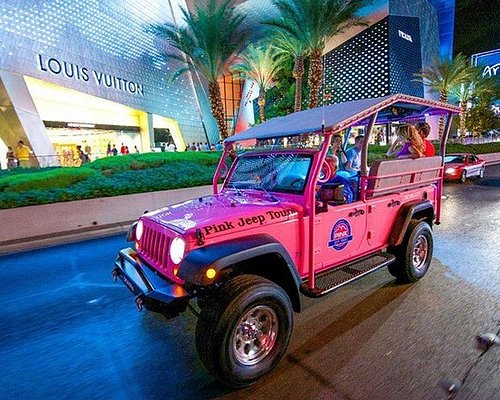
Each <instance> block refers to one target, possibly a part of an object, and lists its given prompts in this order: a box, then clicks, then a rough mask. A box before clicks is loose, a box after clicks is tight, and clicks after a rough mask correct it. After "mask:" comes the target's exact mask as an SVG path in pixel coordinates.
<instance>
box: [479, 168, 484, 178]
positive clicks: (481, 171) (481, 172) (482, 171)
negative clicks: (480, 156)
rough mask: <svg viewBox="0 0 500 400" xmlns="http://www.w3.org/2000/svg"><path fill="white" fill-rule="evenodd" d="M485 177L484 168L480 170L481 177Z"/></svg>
mask: <svg viewBox="0 0 500 400" xmlns="http://www.w3.org/2000/svg"><path fill="white" fill-rule="evenodd" d="M483 176H484V168H481V169H480V170H479V177H480V178H482V177H483Z"/></svg>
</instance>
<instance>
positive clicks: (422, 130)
mask: <svg viewBox="0 0 500 400" xmlns="http://www.w3.org/2000/svg"><path fill="white" fill-rule="evenodd" d="M416 128H417V130H418V134H419V135H420V137H421V138H422V140H423V141H424V144H425V157H433V156H434V155H435V154H436V149H435V148H434V145H433V144H432V143H431V142H429V140H427V138H428V137H429V134H430V133H431V126H430V125H429V124H428V123H427V122H419V123H418V124H417V126H416Z"/></svg>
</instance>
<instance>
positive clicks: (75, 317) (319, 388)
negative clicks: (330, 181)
mask: <svg viewBox="0 0 500 400" xmlns="http://www.w3.org/2000/svg"><path fill="white" fill-rule="evenodd" d="M499 189H500V165H497V166H492V167H489V168H487V171H486V177H485V179H484V180H482V181H476V180H471V181H469V182H467V183H466V184H464V185H462V184H458V183H450V184H446V186H445V191H444V194H445V196H446V198H445V199H444V201H443V218H442V220H443V223H442V224H441V225H440V226H437V227H436V228H435V252H434V259H433V263H432V266H431V269H430V270H429V272H428V274H427V276H425V277H424V279H422V280H421V281H420V282H418V283H416V284H413V285H401V284H398V283H396V282H395V281H394V279H393V278H392V276H391V275H390V274H389V273H388V272H387V271H386V270H385V269H383V270H380V271H378V272H376V273H374V274H371V275H369V276H367V277H365V278H364V279H362V280H359V281H357V282H355V283H354V284H351V285H348V286H346V287H344V288H342V289H340V290H338V291H337V292H335V293H333V294H331V295H329V296H327V297H324V298H321V299H318V300H312V299H304V305H305V310H304V311H303V312H302V313H301V314H296V315H295V327H294V332H293V336H292V341H291V343H290V346H289V349H288V351H287V354H286V355H285V357H284V358H283V360H282V361H281V363H280V365H279V366H278V368H277V369H276V370H275V371H274V372H272V373H271V374H270V375H269V376H267V377H265V378H264V379H262V380H261V381H259V382H258V383H257V384H256V385H254V386H252V387H250V388H247V389H243V390H239V391H234V390H231V389H227V388H225V387H223V386H221V385H220V384H219V383H218V382H217V381H215V380H214V379H213V378H212V377H211V376H210V375H209V374H208V373H207V372H206V370H205V369H204V367H203V366H202V364H201V362H200V361H199V359H198V356H197V354H196V351H195V346H194V328H195V325H196V318H195V317H194V316H193V315H192V314H190V313H189V312H187V313H185V314H183V315H182V316H181V317H179V318H177V319H174V320H171V321H166V320H165V319H164V318H163V317H161V316H158V315H155V314H153V313H149V312H141V313H139V312H137V311H136V310H135V307H134V302H133V297H132V296H131V294H130V293H129V292H128V290H127V289H126V288H125V287H124V286H123V285H121V284H119V283H116V284H113V283H112V281H111V275H110V271H111V269H112V265H113V260H114V257H115V255H116V253H117V252H118V250H119V249H121V248H123V247H125V246H126V245H127V244H126V243H125V238H124V236H123V235H118V236H111V237H106V238H100V239H95V240H89V241H84V242H80V243H73V244H68V245H62V246H56V247H51V248H47V249H42V250H36V251H30V252H24V253H17V254H13V255H10V256H2V257H0V282H1V290H0V307H1V308H0V326H1V327H2V329H1V331H0V365H1V366H2V367H1V371H2V372H1V374H0V388H1V389H0V398H2V399H3V398H5V399H12V398H16V399H33V398H41V399H176V400H179V399H215V398H221V399H247V398H252V399H278V398H280V399H301V400H302V399H345V400H362V399H363V400H364V399H405V400H406V399H409V400H411V399H419V400H420V399H433V400H434V399H447V398H454V399H477V400H482V399H485V400H489V399H492V400H496V399H500V367H499V366H500V346H492V347H491V348H489V349H488V350H481V349H479V348H478V347H477V345H476V339H475V338H476V336H477V335H478V334H482V333H487V332H491V333H495V334H500V245H499V244H500V243H499V241H500V207H499V205H500V190H499ZM452 387H453V388H454V389H453V390H451V392H452V393H451V394H447V393H446V389H449V388H452ZM456 388H459V390H457V391H454V390H455V389H456Z"/></svg>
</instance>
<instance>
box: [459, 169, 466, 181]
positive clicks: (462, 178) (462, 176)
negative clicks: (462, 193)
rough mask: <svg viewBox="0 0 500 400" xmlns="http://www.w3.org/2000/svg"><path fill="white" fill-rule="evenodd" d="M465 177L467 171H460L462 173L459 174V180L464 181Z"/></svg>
mask: <svg viewBox="0 0 500 400" xmlns="http://www.w3.org/2000/svg"><path fill="white" fill-rule="evenodd" d="M466 179H467V173H466V172H465V171H464V172H462V175H461V176H460V180H461V181H462V182H465V180H466Z"/></svg>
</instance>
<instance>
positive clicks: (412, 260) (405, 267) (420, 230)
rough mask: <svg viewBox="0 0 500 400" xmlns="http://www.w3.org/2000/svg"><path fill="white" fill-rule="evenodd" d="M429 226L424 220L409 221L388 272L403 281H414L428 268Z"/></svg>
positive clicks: (430, 239) (431, 247) (430, 238)
mask: <svg viewBox="0 0 500 400" xmlns="http://www.w3.org/2000/svg"><path fill="white" fill-rule="evenodd" d="M433 245H434V241H433V237H432V230H431V227H430V226H429V224H428V223H427V222H424V221H415V220H413V221H411V222H410V225H409V227H408V230H407V232H406V235H405V239H404V241H403V243H402V244H401V246H399V247H398V248H397V249H396V250H395V252H394V253H395V256H396V261H395V262H394V263H393V264H390V265H389V267H388V268H389V272H390V273H391V274H392V275H393V276H394V277H396V278H398V280H400V281H403V282H416V281H418V280H419V279H420V278H422V277H423V276H424V275H425V274H426V273H427V270H428V269H429V266H430V263H431V260H432V251H433Z"/></svg>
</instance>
